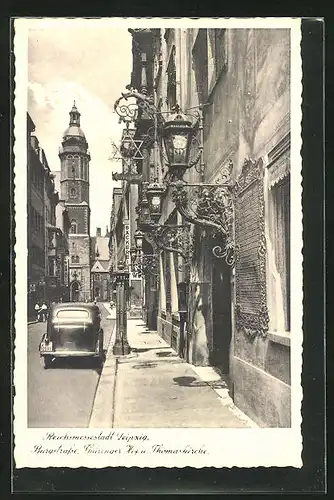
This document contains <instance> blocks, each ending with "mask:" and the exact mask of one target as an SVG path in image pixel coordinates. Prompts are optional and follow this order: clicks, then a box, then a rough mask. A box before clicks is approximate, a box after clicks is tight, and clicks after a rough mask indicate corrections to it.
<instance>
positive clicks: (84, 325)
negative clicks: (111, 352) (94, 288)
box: [39, 302, 104, 368]
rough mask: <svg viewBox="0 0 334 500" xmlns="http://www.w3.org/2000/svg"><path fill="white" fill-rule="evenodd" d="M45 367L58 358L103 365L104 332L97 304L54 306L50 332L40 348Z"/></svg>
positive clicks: (48, 325)
mask: <svg viewBox="0 0 334 500" xmlns="http://www.w3.org/2000/svg"><path fill="white" fill-rule="evenodd" d="M39 352H40V356H41V357H43V359H44V367H45V368H50V367H51V366H52V362H53V361H54V359H55V358H69V357H88V356H90V357H92V358H95V359H96V360H97V361H98V363H99V364H102V363H103V359H104V351H103V330H102V328H101V313H100V310H99V308H98V306H97V305H95V304H86V303H81V302H69V303H61V304H53V305H52V306H51V310H50V314H49V317H48V322H47V331H46V333H44V335H43V337H42V340H41V342H40V345H39Z"/></svg>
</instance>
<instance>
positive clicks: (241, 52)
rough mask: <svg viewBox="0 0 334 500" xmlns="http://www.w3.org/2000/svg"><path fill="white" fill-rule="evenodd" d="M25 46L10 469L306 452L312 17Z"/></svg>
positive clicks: (51, 29) (18, 96) (280, 461)
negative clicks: (305, 206)
mask: <svg viewBox="0 0 334 500" xmlns="http://www.w3.org/2000/svg"><path fill="white" fill-rule="evenodd" d="M14 51H15V58H16V62H15V71H16V73H15V102H14V105H15V122H14V123H15V129H14V135H15V145H14V154H15V168H14V170H15V180H14V183H15V212H16V216H15V224H16V249H15V251H16V256H17V257H16V264H15V266H16V297H15V307H16V314H15V330H16V337H15V366H14V383H15V402H14V414H15V421H14V432H15V449H14V454H15V460H16V464H17V467H18V468H20V467H25V466H27V465H28V464H29V467H60V466H61V467H81V466H84V467H105V466H119V465H125V466H138V465H139V466H141V467H158V466H164V467H175V466H176V467H186V466H191V467H205V466H207V467H222V466H225V467H233V466H241V467H253V466H254V467H255V466H273V465H274V466H293V467H301V465H302V462H301V452H302V438H301V423H302V418H301V413H300V408H301V401H302V387H301V366H302V341H303V333H302V297H303V294H302V291H303V290H302V265H303V261H302V209H301V196H302V177H301V156H300V150H301V95H302V83H301V77H302V76H301V75H302V70H301V57H300V20H299V19H298V18H295V19H289V18H282V19H280V18H275V19H265V18H262V19H260V18H256V19H197V20H195V19H182V18H178V19H176V18H175V19H172V18H170V19H158V18H152V19H137V18H126V19H121V18H100V19H93V18H92V19H84V18H80V19H79V18H78V19H75V18H74V19H73V18H72V19H66V18H39V19H33V18H20V19H16V21H15V37H14Z"/></svg>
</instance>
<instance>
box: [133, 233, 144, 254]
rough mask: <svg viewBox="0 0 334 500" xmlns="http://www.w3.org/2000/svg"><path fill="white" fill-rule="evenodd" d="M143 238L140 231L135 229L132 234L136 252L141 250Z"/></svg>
mask: <svg viewBox="0 0 334 500" xmlns="http://www.w3.org/2000/svg"><path fill="white" fill-rule="evenodd" d="M143 237H144V234H143V233H142V231H140V230H139V229H137V230H136V231H135V234H134V239H135V244H136V249H137V250H138V251H141V250H142V248H143Z"/></svg>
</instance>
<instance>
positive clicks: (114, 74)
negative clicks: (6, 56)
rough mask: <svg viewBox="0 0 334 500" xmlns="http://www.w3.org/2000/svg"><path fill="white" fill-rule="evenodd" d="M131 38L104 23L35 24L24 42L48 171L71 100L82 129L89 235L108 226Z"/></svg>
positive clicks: (56, 163) (31, 105) (31, 107)
mask: <svg viewBox="0 0 334 500" xmlns="http://www.w3.org/2000/svg"><path fill="white" fill-rule="evenodd" d="M131 70H132V53H131V35H130V33H129V32H128V31H127V28H125V27H115V26H108V23H106V20H105V19H104V20H103V23H102V22H101V20H98V19H85V20H82V19H81V20H79V19H59V20H53V22H52V23H51V24H50V23H48V25H47V26H46V24H45V22H44V20H43V19H39V20H33V21H32V22H31V26H30V29H29V40H28V111H29V113H30V115H31V117H32V119H33V121H34V123H35V125H36V132H35V135H36V136H37V137H38V139H39V142H40V145H41V147H42V148H43V149H44V151H45V154H46V157H47V160H48V163H49V166H50V169H51V170H52V171H59V170H60V160H59V157H58V150H59V147H60V145H61V139H62V135H63V132H64V130H65V129H66V128H67V127H68V124H69V112H70V110H71V108H72V105H73V101H74V100H75V103H76V106H77V108H78V110H79V112H80V113H81V128H82V130H83V132H84V133H85V135H86V139H87V142H88V145H89V151H90V154H91V161H90V207H91V235H92V236H93V235H94V234H95V230H96V227H101V228H102V232H103V231H104V230H105V226H107V225H109V222H110V209H111V204H112V187H113V186H115V185H117V184H116V183H115V182H113V180H112V172H113V171H120V169H121V164H120V162H115V161H112V160H110V157H111V155H112V147H111V141H114V142H115V143H118V142H119V139H120V136H121V131H122V128H123V127H122V126H121V125H120V124H119V122H118V116H117V114H116V113H115V112H114V110H113V104H114V102H115V100H116V99H117V98H118V97H119V96H120V95H121V92H124V91H125V86H126V85H128V84H129V83H130V78H131Z"/></svg>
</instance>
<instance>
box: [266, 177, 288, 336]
mask: <svg viewBox="0 0 334 500" xmlns="http://www.w3.org/2000/svg"><path fill="white" fill-rule="evenodd" d="M270 198H271V199H270V233H271V234H270V235H271V241H272V243H273V245H274V251H275V264H276V270H277V272H278V274H279V277H280V285H281V286H280V288H281V293H282V302H283V312H284V331H290V176H288V177H286V178H285V179H283V180H282V181H281V182H279V183H278V184H276V185H275V186H274V187H273V188H272V189H271V196H270Z"/></svg>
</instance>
